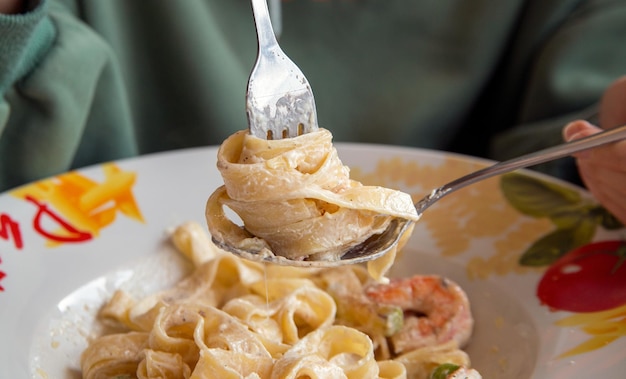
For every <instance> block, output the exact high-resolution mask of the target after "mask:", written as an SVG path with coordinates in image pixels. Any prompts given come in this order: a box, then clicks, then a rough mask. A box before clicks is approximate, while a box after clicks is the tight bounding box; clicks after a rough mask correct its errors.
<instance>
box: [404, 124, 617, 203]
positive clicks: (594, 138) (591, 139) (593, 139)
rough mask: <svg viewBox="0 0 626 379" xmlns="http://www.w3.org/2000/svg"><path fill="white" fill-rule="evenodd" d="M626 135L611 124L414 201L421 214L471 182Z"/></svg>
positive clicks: (500, 163) (445, 185)
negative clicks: (605, 128)
mask: <svg viewBox="0 0 626 379" xmlns="http://www.w3.org/2000/svg"><path fill="white" fill-rule="evenodd" d="M622 139H626V125H622V126H619V127H616V128H612V129H609V130H606V131H603V132H600V133H596V134H593V135H590V136H588V137H585V138H581V139H578V140H575V141H571V142H567V143H564V144H561V145H557V146H553V147H549V148H547V149H543V150H539V151H536V152H534V153H530V154H526V155H522V156H521V157H517V158H513V159H510V160H508V161H504V162H499V163H496V164H494V165H492V166H489V167H485V168H483V169H481V170H478V171H475V172H472V173H470V174H468V175H465V176H462V177H460V178H458V179H455V180H453V181H451V182H449V183H448V184H444V185H443V186H441V187H439V188H437V189H435V190H433V191H432V192H431V193H430V195H428V196H426V197H425V198H424V199H422V200H420V201H419V202H417V203H416V204H415V207H416V208H417V213H418V214H422V213H423V212H424V211H425V210H426V208H428V207H430V206H431V205H432V204H434V203H435V202H436V201H437V200H439V199H440V198H442V197H444V196H445V195H448V194H450V193H452V192H454V191H456V190H459V189H461V188H463V187H466V186H468V185H470V184H473V183H476V182H479V181H481V180H484V179H488V178H491V177H492V176H496V175H500V174H504V173H507V172H510V171H514V170H517V169H519V168H523V167H529V166H534V165H537V164H540V163H545V162H549V161H552V160H555V159H558V158H563V157H566V156H568V155H571V154H573V153H577V152H579V151H583V150H587V149H591V148H594V147H597V146H600V145H604V144H607V143H611V142H615V141H619V140H622Z"/></svg>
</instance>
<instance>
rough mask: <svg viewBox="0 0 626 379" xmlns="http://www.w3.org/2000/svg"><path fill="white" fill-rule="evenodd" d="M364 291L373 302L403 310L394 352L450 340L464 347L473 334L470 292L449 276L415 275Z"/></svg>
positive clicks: (395, 335) (394, 335) (395, 338)
mask: <svg viewBox="0 0 626 379" xmlns="http://www.w3.org/2000/svg"><path fill="white" fill-rule="evenodd" d="M365 291H366V295H367V296H368V297H369V298H370V299H371V300H372V301H374V302H376V303H378V304H386V305H393V306H398V307H400V308H402V310H403V311H404V325H403V326H402V328H401V329H400V330H399V331H398V332H396V333H395V334H393V335H392V336H391V337H390V339H391V344H392V346H393V350H394V353H395V354H400V353H403V352H408V351H411V350H415V349H418V348H420V347H425V346H433V345H439V344H442V343H445V342H448V341H451V340H454V341H456V342H457V344H458V346H459V347H462V346H463V345H465V344H466V343H467V341H468V340H469V338H470V336H471V334H472V328H473V326H474V319H473V318H472V314H471V311H470V305H469V300H468V298H467V295H466V294H465V292H463V290H462V289H461V287H459V285H457V284H456V283H454V282H453V281H451V280H449V279H446V278H443V277H440V276H436V275H415V276H413V277H410V278H405V279H392V280H391V282H390V283H389V284H374V285H372V286H369V287H368V288H367V289H366V290H365Z"/></svg>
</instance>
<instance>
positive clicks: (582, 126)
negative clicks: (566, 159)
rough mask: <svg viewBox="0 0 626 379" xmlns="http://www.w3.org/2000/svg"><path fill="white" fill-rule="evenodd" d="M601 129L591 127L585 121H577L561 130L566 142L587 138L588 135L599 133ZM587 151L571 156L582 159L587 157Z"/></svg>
mask: <svg viewBox="0 0 626 379" xmlns="http://www.w3.org/2000/svg"><path fill="white" fill-rule="evenodd" d="M601 131H602V129H600V128H598V127H597V126H595V125H592V124H591V123H589V122H588V121H585V120H577V121H573V122H570V123H569V124H567V125H565V127H564V128H563V132H562V133H563V139H564V140H565V141H567V142H571V141H575V140H578V139H581V138H584V137H588V136H590V135H593V134H596V133H599V132H601ZM588 154H589V153H588V150H586V151H581V152H578V153H575V154H573V155H574V156H575V157H577V158H582V157H585V156H586V155H588Z"/></svg>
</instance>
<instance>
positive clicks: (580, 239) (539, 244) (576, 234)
mask: <svg viewBox="0 0 626 379" xmlns="http://www.w3.org/2000/svg"><path fill="white" fill-rule="evenodd" d="M596 225H597V223H596V220H595V219H593V218H591V217H583V218H579V219H578V222H577V223H575V224H574V225H572V226H571V227H569V228H557V229H556V230H554V231H552V232H550V233H548V234H546V235H545V236H543V237H542V238H540V239H538V240H537V241H535V243H533V244H532V245H531V246H530V247H529V248H528V250H526V251H525V252H524V254H522V256H521V257H520V260H519V263H520V264H521V265H522V266H533V267H539V266H548V265H550V264H552V263H553V262H554V261H556V260H557V259H559V258H560V257H561V256H563V255H564V254H565V253H567V252H568V251H571V250H573V249H575V248H577V247H580V246H582V245H586V244H588V243H589V242H591V240H592V238H593V235H594V234H595V231H596Z"/></svg>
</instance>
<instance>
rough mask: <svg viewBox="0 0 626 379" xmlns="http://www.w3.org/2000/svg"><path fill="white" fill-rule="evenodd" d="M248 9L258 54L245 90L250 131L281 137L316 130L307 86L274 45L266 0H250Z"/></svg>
mask: <svg viewBox="0 0 626 379" xmlns="http://www.w3.org/2000/svg"><path fill="white" fill-rule="evenodd" d="M252 10H253V14H254V21H255V25H256V29H257V40H258V55H257V59H256V62H255V64H254V67H253V68H252V72H251V73H250V78H249V79H248V88H247V92H246V113H247V115H248V127H249V130H250V133H251V134H253V135H255V136H257V137H259V138H263V139H281V138H292V137H296V136H298V135H301V134H304V133H309V132H312V131H314V130H317V128H318V127H317V114H316V110H315V99H314V97H313V92H312V90H311V86H310V85H309V82H308V81H307V79H306V78H305V76H304V74H303V73H302V71H300V69H299V68H298V66H296V64H295V63H293V61H291V59H289V57H287V56H286V55H285V53H284V52H283V51H282V50H281V48H280V46H279V45H278V41H277V40H276V36H275V35H274V31H273V29H272V23H271V20H270V18H269V10H268V8H267V1H266V0H252Z"/></svg>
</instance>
